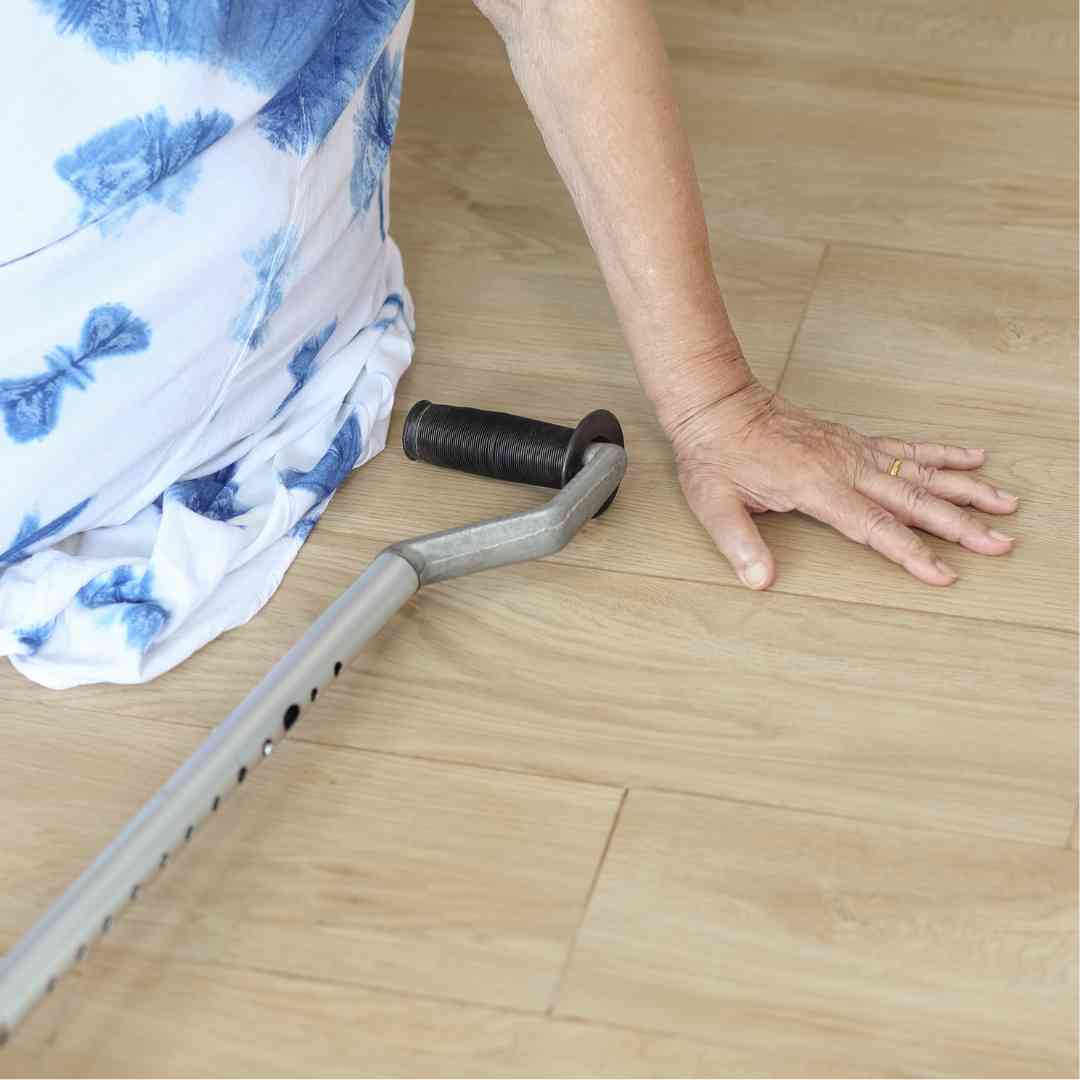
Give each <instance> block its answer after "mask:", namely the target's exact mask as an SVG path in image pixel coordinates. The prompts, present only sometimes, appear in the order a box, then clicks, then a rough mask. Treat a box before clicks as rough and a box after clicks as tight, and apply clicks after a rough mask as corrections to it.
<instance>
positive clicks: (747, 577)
mask: <svg viewBox="0 0 1080 1080" xmlns="http://www.w3.org/2000/svg"><path fill="white" fill-rule="evenodd" d="M768 576H769V568H768V567H767V566H766V565H765V564H764V563H763V562H752V563H751V564H750V565H749V566H748V567H747V568H746V569H745V570H744V571H743V581H745V582H746V584H747V585H749V586H750V588H751V589H757V588H760V587H761V586H762V585H764V584H765V579H766V578H767V577H768Z"/></svg>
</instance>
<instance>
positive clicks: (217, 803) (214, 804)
mask: <svg viewBox="0 0 1080 1080" xmlns="http://www.w3.org/2000/svg"><path fill="white" fill-rule="evenodd" d="M220 805H221V796H220V795H215V796H214V801H213V802H212V803H211V804H210V809H211V810H216V809H217V808H218V807H219V806H220Z"/></svg>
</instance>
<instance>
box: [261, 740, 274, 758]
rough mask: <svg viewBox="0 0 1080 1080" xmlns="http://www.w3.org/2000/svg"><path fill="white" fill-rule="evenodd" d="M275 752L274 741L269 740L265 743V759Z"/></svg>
mask: <svg viewBox="0 0 1080 1080" xmlns="http://www.w3.org/2000/svg"><path fill="white" fill-rule="evenodd" d="M273 752H274V740H273V739H267V740H266V742H264V743H263V757H269V756H270V755H271V754H272V753H273Z"/></svg>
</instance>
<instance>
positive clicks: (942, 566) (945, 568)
mask: <svg viewBox="0 0 1080 1080" xmlns="http://www.w3.org/2000/svg"><path fill="white" fill-rule="evenodd" d="M934 565H935V566H936V567H937V568H938V570H939V571H940V572H941V573H942V574H944V575H945V576H946V577H951V578H954V577H956V576H957V574H956V571H955V570H954V569H953V568H952V567H951V566H949V565H948V563H943V562H942V561H941V560H940V559H935V560H934Z"/></svg>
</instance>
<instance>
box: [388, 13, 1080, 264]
mask: <svg viewBox="0 0 1080 1080" xmlns="http://www.w3.org/2000/svg"><path fill="white" fill-rule="evenodd" d="M470 7H471V5H470V4H469V3H468V0H453V2H452V3H450V2H448V3H446V4H444V5H442V6H441V7H440V13H439V20H438V22H439V25H438V26H430V27H428V26H422V24H421V23H420V21H419V19H418V21H417V29H416V30H415V31H414V35H415V37H414V41H415V46H416V47H415V48H414V49H413V53H412V56H411V58H410V63H411V66H410V68H409V69H408V73H407V76H406V79H407V88H406V99H405V100H406V106H405V110H406V111H405V114H404V115H405V120H404V123H405V124H406V125H409V124H411V125H412V126H411V127H405V128H403V130H404V131H407V132H409V133H421V132H422V133H423V134H424V135H426V136H427V138H426V139H423V138H421V139H419V140H418V139H417V138H416V137H415V135H414V137H413V138H412V140H411V141H412V143H413V145H414V146H415V148H416V150H417V153H418V155H419V156H418V158H417V159H416V165H417V166H418V167H419V168H426V169H427V170H429V178H430V176H431V174H432V173H440V174H441V175H442V183H441V191H442V195H441V196H440V198H439V202H438V207H439V214H438V219H437V220H436V218H435V215H429V222H430V227H431V229H432V230H434V231H435V233H436V235H439V236H441V237H442V240H441V241H440V243H444V244H452V243H453V242H454V239H453V238H454V237H455V236H456V237H457V238H458V240H459V242H460V240H461V239H462V238H464V237H465V236H467V235H468V234H469V233H470V232H471V231H472V230H473V224H474V222H475V220H476V218H477V217H480V218H484V219H485V220H487V221H488V222H489V223H490V225H491V226H492V228H493V229H494V231H495V232H496V234H497V235H498V237H499V239H498V240H497V246H498V247H499V248H501V249H503V250H504V251H507V250H509V249H518V250H519V251H523V250H528V251H529V252H531V253H532V254H534V255H537V256H539V257H541V258H543V257H544V256H545V255H549V254H551V252H552V250H553V244H554V246H555V247H557V246H558V243H559V240H558V239H554V238H560V239H563V238H566V237H569V236H573V235H575V233H576V225H575V222H574V218H573V214H572V211H571V210H570V209H569V204H568V203H567V202H564V199H565V195H564V194H563V192H562V191H561V187H560V182H559V180H558V177H557V176H556V174H555V172H554V169H553V168H552V166H551V164H550V162H549V161H548V160H547V158H546V155H545V154H544V151H543V147H542V144H541V143H540V141H539V139H538V137H537V135H536V132H535V129H534V127H533V125H532V122H531V119H530V117H529V115H528V112H527V110H526V108H525V105H524V103H523V102H522V101H521V98H520V95H519V94H518V93H517V91H516V89H515V87H514V86H513V84H512V82H511V80H510V77H509V73H508V72H507V69H506V65H505V61H504V59H503V56H502V50H501V47H500V45H499V43H498V40H497V39H496V38H494V35H493V34H492V33H491V31H490V30H489V29H488V28H487V27H486V26H483V25H481V23H482V20H477V18H476V17H475V13H474V12H473V11H471V10H470ZM658 14H659V16H660V19H661V23H662V29H663V31H664V33H665V38H666V40H667V44H668V51H669V53H670V55H671V58H672V64H673V69H674V72H675V79H676V87H677V90H678V93H679V97H680V102H681V106H682V115H683V120H684V122H685V124H686V126H687V129H688V131H689V134H690V137H691V142H692V144H693V146H694V151H695V157H696V160H697V167H698V173H699V176H700V179H701V181H702V186H703V189H704V193H705V202H706V210H707V214H708V218H709V223H710V226H711V229H712V232H713V234H714V236H716V237H718V238H722V237H724V236H726V235H728V234H730V233H735V234H750V235H761V236H764V235H772V236H785V237H802V238H804V239H811V240H819V239H826V240H841V241H858V242H862V243H871V244H881V245H885V246H888V247H896V248H906V249H918V250H926V251H936V252H946V253H957V254H965V255H972V256H978V257H986V258H993V259H1003V260H1013V261H1017V262H1026V263H1034V264H1042V265H1050V266H1073V265H1074V264H1075V259H1076V208H1075V200H1074V198H1073V191H1074V187H1075V177H1076V157H1077V142H1076V123H1075V116H1076V111H1075V110H1076V91H1075V71H1074V68H1075V60H1074V58H1075V54H1076V17H1075V12H1072V11H1071V10H1069V9H1068V8H1066V7H1065V6H1064V5H1062V4H1060V3H1039V4H1036V5H1031V6H1028V5H1025V6H1024V8H1023V10H1020V9H1016V8H1014V7H1006V6H1005V5H1001V4H998V5H994V6H993V7H992V8H989V9H988V8H987V6H986V5H974V4H971V3H968V2H957V3H952V4H950V5H948V6H947V9H945V10H942V9H941V8H940V7H938V6H933V7H932V6H930V5H929V4H927V3H925V2H923V0H907V2H902V3H898V4H893V5H890V6H889V7H887V8H885V7H881V6H880V5H865V4H858V3H857V0H846V2H842V3H829V4H825V5H810V6H808V5H805V4H797V3H795V2H794V0H787V2H784V3H774V2H771V0H770V2H765V0H760V2H756V3H746V4H738V5H723V6H722V7H721V8H720V9H717V7H716V5H706V4H702V3H701V2H700V0H683V2H677V3H673V4H664V5H659V6H658ZM462 41H467V42H468V49H469V52H470V64H469V65H468V66H466V65H463V64H461V63H460V51H461V48H462V45H461V42H462ZM961 42H962V43H963V44H962V45H961V44H960V43H961ZM474 58H475V59H474ZM421 94H422V95H423V110H422V111H423V116H422V117H420V116H414V117H412V119H411V120H410V118H409V115H408V112H409V109H410V108H411V107H412V106H411V104H410V102H416V101H418V100H419V99H420V95H421ZM410 95H414V96H412V97H410ZM481 118H482V119H481ZM407 141H409V140H407V139H406V138H405V137H403V138H402V142H401V145H402V146H403V145H405V143H406V142H407ZM399 155H400V156H401V157H404V156H405V155H401V154H400V147H399ZM445 155H450V157H449V160H446V163H445V164H443V163H442V162H443V161H444V160H445ZM400 171H401V167H400V165H399V174H400ZM509 175H513V177H514V181H513V183H512V184H508V183H507V182H506V181H507V177H508V176H509ZM405 183H406V190H405V191H403V192H402V194H405V193H408V194H410V195H411V194H413V192H412V188H411V185H410V184H409V181H408V180H406V182H405ZM397 205H400V206H402V207H403V208H404V207H406V206H409V207H412V208H415V206H416V205H417V204H416V203H415V202H411V201H410V202H406V201H401V202H399V203H398V204H397ZM404 212H405V211H404V209H403V213H404ZM416 224H417V225H419V222H416ZM522 245H524V248H523V247H522Z"/></svg>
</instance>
